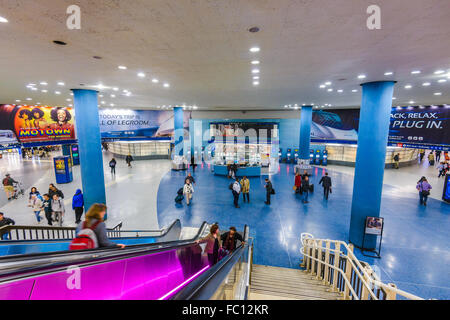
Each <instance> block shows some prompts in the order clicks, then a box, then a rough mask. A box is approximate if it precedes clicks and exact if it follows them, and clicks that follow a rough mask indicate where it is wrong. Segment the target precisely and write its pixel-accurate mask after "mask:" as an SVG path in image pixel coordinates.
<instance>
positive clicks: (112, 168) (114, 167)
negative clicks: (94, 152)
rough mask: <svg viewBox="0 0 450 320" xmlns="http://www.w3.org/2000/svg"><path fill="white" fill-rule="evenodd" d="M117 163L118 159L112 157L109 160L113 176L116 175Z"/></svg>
mask: <svg viewBox="0 0 450 320" xmlns="http://www.w3.org/2000/svg"><path fill="white" fill-rule="evenodd" d="M116 165H117V161H116V159H114V158H112V159H111V161H110V162H109V167H110V168H111V174H112V175H113V176H115V175H116Z"/></svg>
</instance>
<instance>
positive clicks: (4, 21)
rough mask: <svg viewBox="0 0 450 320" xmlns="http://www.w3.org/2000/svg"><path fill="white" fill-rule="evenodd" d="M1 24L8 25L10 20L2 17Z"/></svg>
mask: <svg viewBox="0 0 450 320" xmlns="http://www.w3.org/2000/svg"><path fill="white" fill-rule="evenodd" d="M0 22H1V23H8V19H6V18H3V17H0Z"/></svg>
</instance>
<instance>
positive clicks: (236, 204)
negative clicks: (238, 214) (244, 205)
mask: <svg viewBox="0 0 450 320" xmlns="http://www.w3.org/2000/svg"><path fill="white" fill-rule="evenodd" d="M231 192H232V193H233V199H234V200H233V201H234V207H235V208H240V207H239V195H240V194H241V184H240V183H239V179H238V178H236V180H235V181H234V183H233V184H232V185H231Z"/></svg>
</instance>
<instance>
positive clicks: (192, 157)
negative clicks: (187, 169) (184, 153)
mask: <svg viewBox="0 0 450 320" xmlns="http://www.w3.org/2000/svg"><path fill="white" fill-rule="evenodd" d="M196 166H197V164H196V163H195V157H194V156H191V168H192V172H195V167H196Z"/></svg>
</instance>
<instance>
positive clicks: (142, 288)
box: [0, 222, 251, 300]
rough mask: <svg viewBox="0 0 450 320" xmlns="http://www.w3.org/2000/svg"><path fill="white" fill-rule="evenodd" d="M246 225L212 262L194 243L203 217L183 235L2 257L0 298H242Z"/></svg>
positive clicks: (245, 276)
mask: <svg viewBox="0 0 450 320" xmlns="http://www.w3.org/2000/svg"><path fill="white" fill-rule="evenodd" d="M248 230H249V229H248V227H245V230H244V231H243V235H244V239H246V242H245V244H240V246H239V247H238V248H237V249H236V250H235V251H234V252H233V253H232V254H229V255H227V256H226V257H225V258H223V259H222V260H221V261H219V262H218V263H217V264H216V265H214V266H210V265H209V264H208V262H207V259H205V257H204V255H202V250H203V247H202V245H199V244H197V243H196V242H195V241H196V240H197V239H199V238H200V237H202V236H204V235H205V234H207V233H208V231H209V225H208V224H207V223H206V222H204V223H203V224H202V226H201V227H200V228H199V229H198V232H197V234H196V235H195V236H194V237H192V238H190V239H186V240H176V241H166V242H158V243H150V244H137V245H130V246H127V247H126V248H125V249H117V248H102V249H94V250H84V251H73V252H71V251H63V252H55V253H39V254H28V255H21V256H9V257H8V256H7V257H2V258H0V274H1V275H0V299H2V300H168V299H183V300H188V299H223V298H233V297H234V298H235V297H237V296H238V297H240V298H241V299H244V298H245V297H246V295H247V294H248V292H247V291H248V290H247V289H248V276H249V273H248V272H249V270H250V268H249V262H250V260H249V259H250V256H251V255H250V251H251V248H250V245H249V243H248ZM233 281H234V285H233V286H232V288H231V287H230V283H233Z"/></svg>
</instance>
